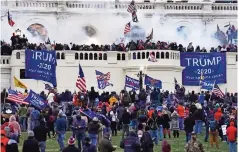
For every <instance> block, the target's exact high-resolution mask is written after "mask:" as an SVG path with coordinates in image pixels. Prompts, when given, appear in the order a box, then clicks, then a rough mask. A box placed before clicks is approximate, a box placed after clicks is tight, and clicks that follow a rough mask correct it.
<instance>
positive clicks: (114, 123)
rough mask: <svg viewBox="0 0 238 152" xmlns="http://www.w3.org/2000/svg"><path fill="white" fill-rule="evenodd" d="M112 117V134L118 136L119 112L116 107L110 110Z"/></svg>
mask: <svg viewBox="0 0 238 152" xmlns="http://www.w3.org/2000/svg"><path fill="white" fill-rule="evenodd" d="M110 118H111V129H112V135H113V136H117V122H118V118H117V112H116V109H114V110H112V111H111V112H110Z"/></svg>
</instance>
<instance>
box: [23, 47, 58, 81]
mask: <svg viewBox="0 0 238 152" xmlns="http://www.w3.org/2000/svg"><path fill="white" fill-rule="evenodd" d="M25 62H26V63H25V68H26V70H25V76H26V77H27V78H29V79H36V80H43V81H46V82H50V83H52V84H53V86H57V83H56V66H57V61H56V52H55V51H47V50H26V51H25Z"/></svg>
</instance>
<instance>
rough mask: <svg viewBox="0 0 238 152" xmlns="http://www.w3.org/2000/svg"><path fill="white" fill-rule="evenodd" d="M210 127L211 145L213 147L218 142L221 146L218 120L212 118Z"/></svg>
mask: <svg viewBox="0 0 238 152" xmlns="http://www.w3.org/2000/svg"><path fill="white" fill-rule="evenodd" d="M209 127H210V128H209V129H210V133H209V137H210V144H211V147H213V144H214V143H215V144H216V147H217V148H219V145H218V128H219V127H218V123H217V121H216V120H211V121H210V123H209Z"/></svg>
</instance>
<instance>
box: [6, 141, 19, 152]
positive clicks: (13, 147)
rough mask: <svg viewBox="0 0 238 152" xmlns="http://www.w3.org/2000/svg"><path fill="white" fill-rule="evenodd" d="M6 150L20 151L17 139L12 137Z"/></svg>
mask: <svg viewBox="0 0 238 152" xmlns="http://www.w3.org/2000/svg"><path fill="white" fill-rule="evenodd" d="M6 152H19V151H18V145H17V142H16V141H15V140H12V139H10V140H9V141H8V143H7V146H6Z"/></svg>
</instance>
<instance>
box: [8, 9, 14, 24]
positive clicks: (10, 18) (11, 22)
mask: <svg viewBox="0 0 238 152" xmlns="http://www.w3.org/2000/svg"><path fill="white" fill-rule="evenodd" d="M7 16H8V24H9V25H10V26H13V25H14V24H15V22H14V21H13V20H12V15H11V14H10V12H9V11H8V12H7Z"/></svg>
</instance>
